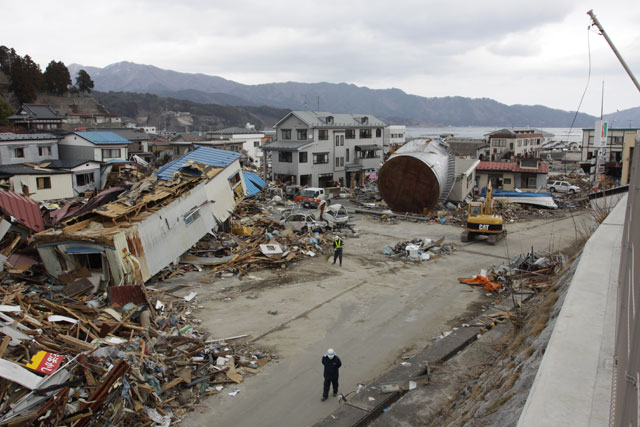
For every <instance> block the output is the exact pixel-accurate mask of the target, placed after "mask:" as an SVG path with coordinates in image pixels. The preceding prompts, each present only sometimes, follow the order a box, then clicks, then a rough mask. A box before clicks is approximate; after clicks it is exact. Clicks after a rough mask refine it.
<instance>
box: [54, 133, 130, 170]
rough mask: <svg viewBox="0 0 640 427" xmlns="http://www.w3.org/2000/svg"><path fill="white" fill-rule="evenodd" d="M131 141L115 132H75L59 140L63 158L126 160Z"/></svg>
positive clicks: (100, 160) (105, 160) (103, 160)
mask: <svg viewBox="0 0 640 427" xmlns="http://www.w3.org/2000/svg"><path fill="white" fill-rule="evenodd" d="M129 144H131V142H130V141H129V140H128V139H126V138H123V137H121V136H120V135H118V134H116V133H113V132H73V133H70V134H68V135H65V136H64V137H63V138H62V139H61V140H60V142H58V153H59V155H60V159H61V160H95V161H97V162H105V163H108V162H111V163H114V162H124V161H127V159H128V147H129Z"/></svg>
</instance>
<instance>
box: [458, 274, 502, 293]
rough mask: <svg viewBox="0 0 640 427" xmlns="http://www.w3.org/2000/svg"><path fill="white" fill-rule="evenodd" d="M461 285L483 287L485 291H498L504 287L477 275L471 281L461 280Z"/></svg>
mask: <svg viewBox="0 0 640 427" xmlns="http://www.w3.org/2000/svg"><path fill="white" fill-rule="evenodd" d="M459 280H460V283H466V284H467V285H482V289H484V290H485V291H497V290H498V289H500V288H501V287H502V286H500V285H499V284H498V283H494V282H492V281H491V280H489V279H488V278H487V277H484V276H481V275H479V274H478V275H476V277H472V278H470V279H459Z"/></svg>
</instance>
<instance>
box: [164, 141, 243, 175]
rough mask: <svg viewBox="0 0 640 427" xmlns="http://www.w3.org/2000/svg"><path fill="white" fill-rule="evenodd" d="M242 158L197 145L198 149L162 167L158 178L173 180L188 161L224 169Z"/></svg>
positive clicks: (237, 154)
mask: <svg viewBox="0 0 640 427" xmlns="http://www.w3.org/2000/svg"><path fill="white" fill-rule="evenodd" d="M239 158H240V153H236V152H234V151H227V150H219V149H217V148H210V147H201V146H199V145H196V149H195V150H193V151H191V152H189V153H187V154H185V155H184V156H182V157H180V158H178V159H176V160H173V161H171V162H169V163H167V164H166V165H164V166H162V167H161V168H160V169H158V172H156V175H158V178H160V179H163V180H168V179H171V178H173V174H174V173H176V172H177V171H178V169H180V168H181V167H182V166H184V165H185V164H187V162H188V161H190V160H191V161H194V162H201V163H204V164H207V165H210V166H214V167H217V168H224V167H227V166H229V165H230V164H231V163H233V162H235V161H236V160H238V159H239Z"/></svg>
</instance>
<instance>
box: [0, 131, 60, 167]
mask: <svg viewBox="0 0 640 427" xmlns="http://www.w3.org/2000/svg"><path fill="white" fill-rule="evenodd" d="M59 139H60V137H59V136H57V135H53V134H50V133H0V165H16V164H21V163H40V162H41V161H44V160H54V159H57V158H58V140H59Z"/></svg>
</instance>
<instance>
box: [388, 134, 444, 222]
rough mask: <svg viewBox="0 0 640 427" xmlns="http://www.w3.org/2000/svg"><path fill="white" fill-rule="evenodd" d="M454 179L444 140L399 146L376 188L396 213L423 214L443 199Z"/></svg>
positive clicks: (416, 142) (412, 142)
mask: <svg viewBox="0 0 640 427" xmlns="http://www.w3.org/2000/svg"><path fill="white" fill-rule="evenodd" d="M454 181H455V156H454V155H453V152H452V151H451V149H450V148H449V145H448V144H447V143H446V142H444V141H443V140H426V141H425V140H414V141H410V142H408V143H406V144H405V145H403V146H402V147H400V148H399V149H398V150H397V151H396V152H395V153H394V154H393V155H392V156H391V157H390V158H389V160H387V161H386V162H385V163H384V165H382V168H380V172H379V174H378V190H380V194H381V195H382V198H383V199H384V201H385V202H387V205H389V207H390V208H391V209H392V210H393V211H395V212H412V213H420V214H421V213H423V212H424V211H425V209H429V208H431V207H433V206H434V205H435V204H436V203H437V202H438V201H443V202H444V201H445V200H446V199H447V197H448V196H449V193H450V192H451V188H452V187H453V183H454Z"/></svg>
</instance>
